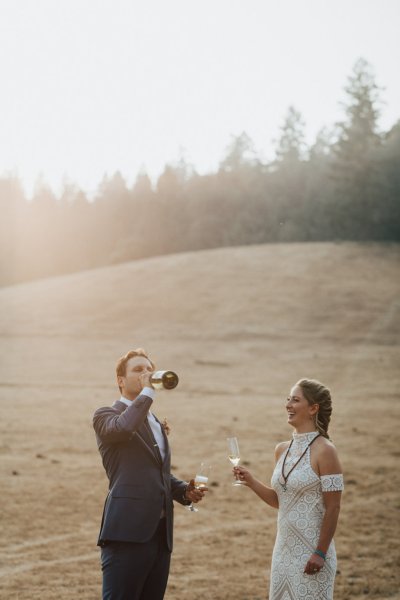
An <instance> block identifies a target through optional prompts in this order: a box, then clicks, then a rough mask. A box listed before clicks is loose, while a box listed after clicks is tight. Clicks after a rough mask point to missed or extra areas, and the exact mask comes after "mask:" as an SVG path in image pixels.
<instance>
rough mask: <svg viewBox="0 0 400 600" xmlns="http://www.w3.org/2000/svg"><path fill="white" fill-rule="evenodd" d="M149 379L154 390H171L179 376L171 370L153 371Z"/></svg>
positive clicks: (176, 383)
mask: <svg viewBox="0 0 400 600" xmlns="http://www.w3.org/2000/svg"><path fill="white" fill-rule="evenodd" d="M150 381H151V385H152V386H153V388H154V389H156V390H173V389H174V388H175V387H176V386H177V385H178V382H179V377H178V375H177V374H176V373H174V372H173V371H154V373H152V374H151V376H150Z"/></svg>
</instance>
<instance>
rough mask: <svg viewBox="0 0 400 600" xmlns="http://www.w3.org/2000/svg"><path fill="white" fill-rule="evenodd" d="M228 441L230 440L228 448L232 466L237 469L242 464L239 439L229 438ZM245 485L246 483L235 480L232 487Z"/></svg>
mask: <svg viewBox="0 0 400 600" xmlns="http://www.w3.org/2000/svg"><path fill="white" fill-rule="evenodd" d="M227 440H228V448H229V454H228V458H229V460H230V461H231V463H232V465H233V466H234V467H237V466H238V464H239V463H240V452H239V442H238V439H237V438H236V437H229V438H227ZM244 483H245V482H244V481H239V480H238V479H235V481H234V482H233V483H232V485H243V484H244Z"/></svg>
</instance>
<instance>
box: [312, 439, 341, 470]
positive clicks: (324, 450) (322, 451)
mask: <svg viewBox="0 0 400 600" xmlns="http://www.w3.org/2000/svg"><path fill="white" fill-rule="evenodd" d="M315 450H316V451H317V457H316V458H317V461H318V464H319V468H320V472H321V474H324V473H339V472H341V466H340V462H339V458H338V453H337V450H336V447H335V445H334V444H333V443H332V442H331V440H328V439H327V438H325V437H323V436H320V437H319V438H318V440H315Z"/></svg>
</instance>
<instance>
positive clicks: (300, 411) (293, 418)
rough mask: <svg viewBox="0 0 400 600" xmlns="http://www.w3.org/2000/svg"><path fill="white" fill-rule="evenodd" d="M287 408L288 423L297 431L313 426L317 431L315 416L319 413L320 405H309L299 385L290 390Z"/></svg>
mask: <svg viewBox="0 0 400 600" xmlns="http://www.w3.org/2000/svg"><path fill="white" fill-rule="evenodd" d="M285 407H286V412H287V415H288V419H287V422H288V423H289V424H290V425H292V426H293V427H295V429H299V428H300V429H301V428H303V427H304V426H305V425H307V426H310V425H311V424H312V425H313V428H314V429H315V421H314V415H315V414H316V412H317V411H318V404H309V403H308V400H307V399H306V398H305V397H304V394H303V391H302V389H301V387H300V386H299V385H295V386H293V387H292V389H291V390H290V395H289V397H288V398H287V400H286V405H285Z"/></svg>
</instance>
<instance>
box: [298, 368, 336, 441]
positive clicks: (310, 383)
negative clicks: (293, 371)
mask: <svg viewBox="0 0 400 600" xmlns="http://www.w3.org/2000/svg"><path fill="white" fill-rule="evenodd" d="M296 385H298V386H300V387H301V391H302V392H303V396H304V398H305V399H306V400H307V402H308V403H309V404H318V406H319V408H318V412H317V413H316V415H315V426H316V428H317V430H318V432H319V433H320V434H321V435H323V436H324V437H326V438H328V440H329V435H328V427H329V422H330V420H331V415H332V398H331V392H330V390H328V388H327V387H325V386H324V385H323V384H322V383H321V382H320V381H317V380H316V379H300V381H298V382H297V384H296Z"/></svg>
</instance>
